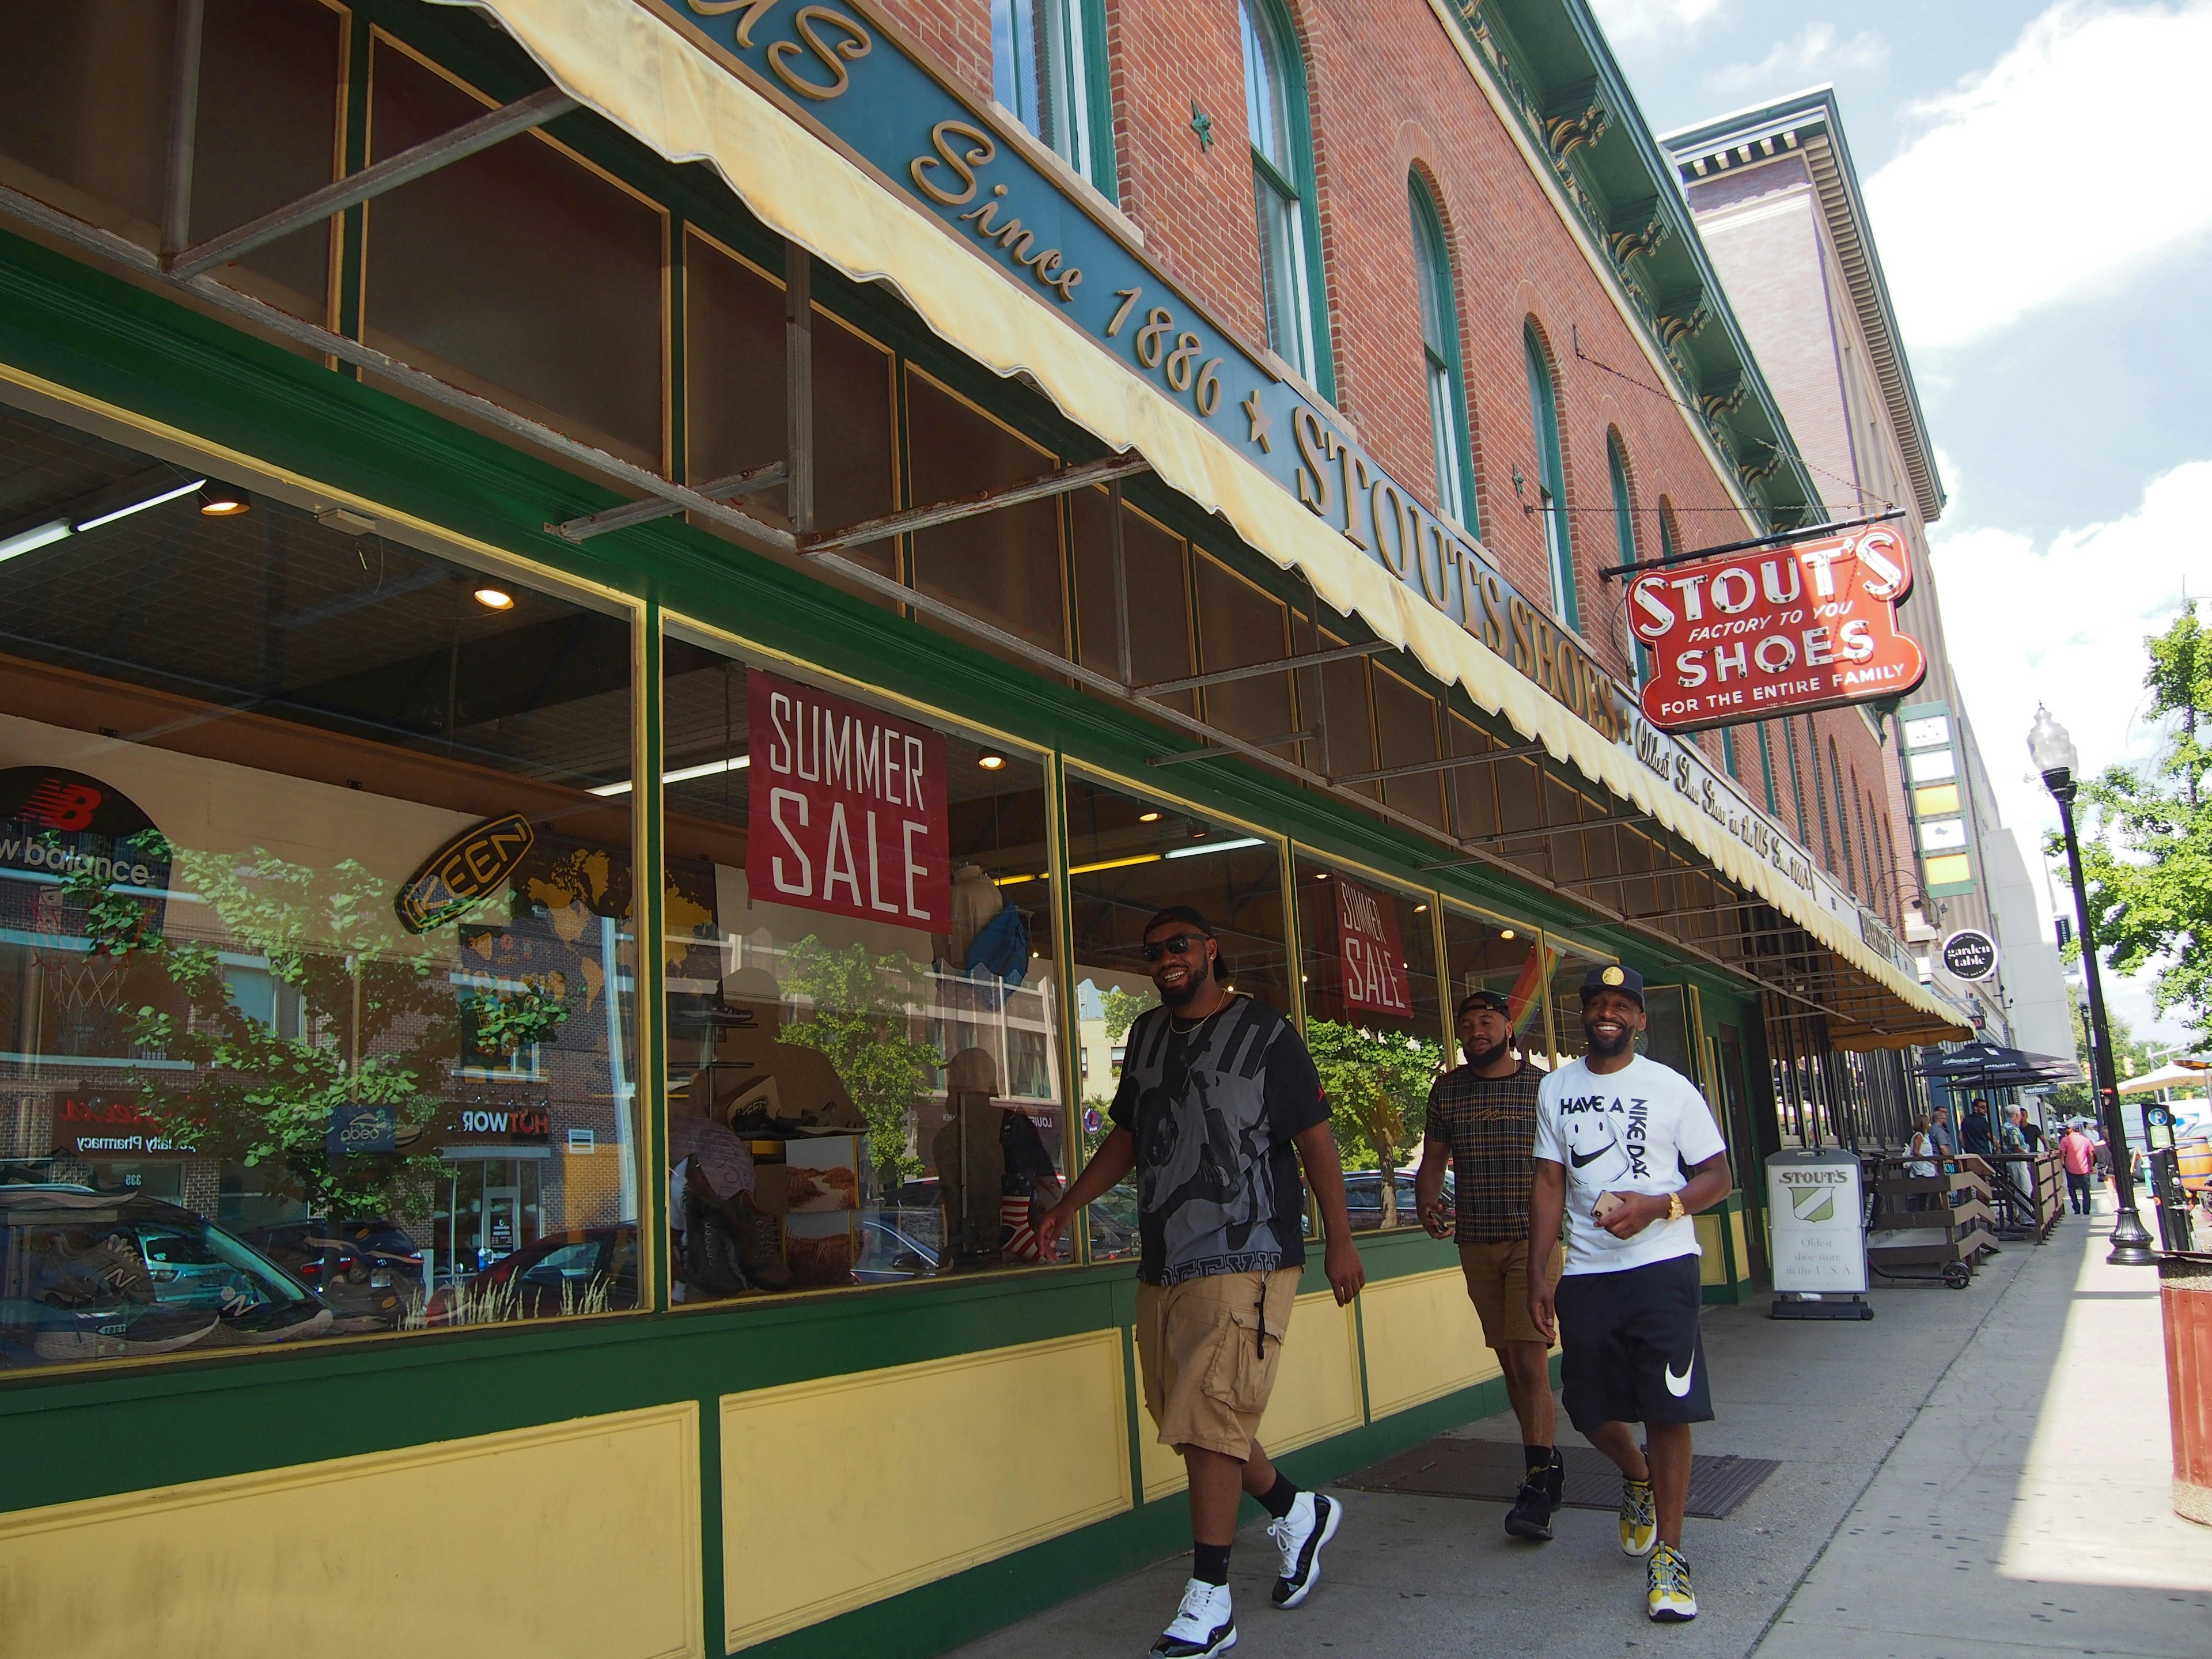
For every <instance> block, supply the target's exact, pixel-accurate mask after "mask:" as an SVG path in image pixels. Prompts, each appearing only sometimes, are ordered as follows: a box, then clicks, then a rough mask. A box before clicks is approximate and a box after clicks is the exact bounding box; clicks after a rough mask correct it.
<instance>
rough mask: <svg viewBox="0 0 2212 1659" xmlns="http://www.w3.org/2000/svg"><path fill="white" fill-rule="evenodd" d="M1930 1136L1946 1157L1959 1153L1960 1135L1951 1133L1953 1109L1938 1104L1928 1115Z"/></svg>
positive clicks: (1938, 1150)
mask: <svg viewBox="0 0 2212 1659" xmlns="http://www.w3.org/2000/svg"><path fill="white" fill-rule="evenodd" d="M1928 1138H1929V1139H1930V1140H1932V1141H1934V1142H1935V1143H1936V1151H1937V1152H1938V1153H1940V1154H1941V1155H1942V1156H1943V1157H1945V1158H1956V1157H1957V1156H1958V1155H1959V1137H1958V1136H1957V1135H1955V1134H1954V1133H1951V1109H1950V1108H1949V1107H1948V1106H1938V1107H1937V1108H1936V1109H1935V1110H1934V1111H1932V1112H1930V1113H1929V1115H1928Z"/></svg>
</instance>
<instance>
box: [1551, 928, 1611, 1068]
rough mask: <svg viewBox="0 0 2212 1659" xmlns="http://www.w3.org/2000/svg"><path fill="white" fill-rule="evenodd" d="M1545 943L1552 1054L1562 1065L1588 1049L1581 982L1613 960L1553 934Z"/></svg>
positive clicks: (1578, 1057) (1556, 1061)
mask: <svg viewBox="0 0 2212 1659" xmlns="http://www.w3.org/2000/svg"><path fill="white" fill-rule="evenodd" d="M1544 944H1545V947H1546V955H1547V957H1549V959H1550V967H1549V969H1548V971H1549V974H1550V976H1551V983H1552V1054H1553V1060H1554V1061H1555V1063H1556V1064H1559V1065H1561V1066H1564V1065H1565V1064H1566V1063H1567V1062H1568V1061H1569V1060H1579V1059H1581V1058H1582V1055H1583V1051H1584V1050H1585V1049H1586V1048H1588V1047H1589V1044H1588V1043H1587V1042H1585V1041H1584V1040H1583V980H1585V979H1587V978H1588V977H1589V971H1590V969H1593V968H1602V967H1604V966H1605V965H1606V964H1607V963H1609V962H1611V961H1612V960H1613V958H1612V957H1609V956H1602V955H1600V954H1598V953H1597V952H1595V951H1583V950H1578V949H1577V948H1576V947H1575V946H1573V945H1568V944H1565V943H1564V942H1563V941H1561V940H1560V939H1559V938H1558V937H1557V936H1556V935H1550V934H1547V936H1546V937H1545V940H1544Z"/></svg>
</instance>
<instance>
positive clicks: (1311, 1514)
mask: <svg viewBox="0 0 2212 1659" xmlns="http://www.w3.org/2000/svg"><path fill="white" fill-rule="evenodd" d="M1343 1519H1344V1505H1343V1504H1340V1503H1338V1502H1337V1501H1336V1499H1334V1498H1323V1497H1322V1495H1321V1494H1320V1493H1319V1492H1300V1493H1299V1494H1298V1495H1297V1497H1296V1498H1292V1499H1291V1512H1290V1513H1289V1514H1288V1515H1286V1516H1284V1517H1283V1518H1282V1519H1281V1520H1279V1521H1270V1522H1268V1523H1267V1536H1268V1537H1269V1538H1271V1539H1273V1541H1274V1545H1275V1547H1276V1548H1277V1549H1279V1550H1280V1551H1281V1552H1282V1553H1283V1576H1282V1577H1279V1578H1278V1579H1277V1580H1275V1589H1274V1602H1275V1605H1276V1606H1277V1607H1285V1608H1287V1607H1296V1606H1297V1604H1298V1603H1299V1602H1301V1601H1304V1600H1305V1599H1306V1597H1307V1596H1308V1595H1310V1594H1311V1593H1312V1591H1313V1587H1314V1586H1315V1585H1316V1584H1317V1583H1320V1582H1321V1552H1322V1546H1323V1545H1325V1544H1327V1543H1328V1541H1329V1540H1330V1539H1332V1538H1334V1537H1335V1536H1336V1526H1337V1522H1340V1521H1341V1520H1343Z"/></svg>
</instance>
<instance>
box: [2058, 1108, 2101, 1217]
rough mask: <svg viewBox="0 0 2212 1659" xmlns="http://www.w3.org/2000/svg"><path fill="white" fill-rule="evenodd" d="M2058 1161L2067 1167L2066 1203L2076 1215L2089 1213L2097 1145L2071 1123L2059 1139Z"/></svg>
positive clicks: (2075, 1124)
mask: <svg viewBox="0 0 2212 1659" xmlns="http://www.w3.org/2000/svg"><path fill="white" fill-rule="evenodd" d="M2058 1161H2059V1162H2060V1163H2061V1164H2064V1165H2065V1166H2066V1203H2067V1206H2068V1207H2069V1209H2071V1210H2072V1211H2073V1212H2074V1213H2075V1215H2087V1214H2088V1213H2089V1181H2090V1177H2091V1175H2092V1172H2093V1171H2094V1170H2095V1169H2096V1167H2097V1148H2096V1144H2095V1143H2094V1142H2093V1141H2092V1140H2091V1139H2089V1137H2088V1136H2087V1135H2085V1134H2083V1133H2081V1125H2080V1124H2078V1123H2069V1124H2068V1125H2067V1126H2066V1133H2064V1134H2063V1135H2061V1136H2059V1137H2058Z"/></svg>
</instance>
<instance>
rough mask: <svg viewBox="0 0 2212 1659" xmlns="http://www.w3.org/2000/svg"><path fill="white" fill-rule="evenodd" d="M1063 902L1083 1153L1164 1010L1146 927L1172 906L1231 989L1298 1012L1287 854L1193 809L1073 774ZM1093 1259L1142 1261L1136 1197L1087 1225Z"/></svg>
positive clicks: (1114, 1198)
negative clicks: (1208, 931)
mask: <svg viewBox="0 0 2212 1659" xmlns="http://www.w3.org/2000/svg"><path fill="white" fill-rule="evenodd" d="M1066 814H1067V816H1066V822H1067V896H1068V911H1069V915H1070V917H1071V919H1072V921H1073V930H1072V937H1073V941H1074V946H1073V965H1072V966H1071V967H1070V969H1069V974H1070V976H1071V977H1072V978H1073V981H1074V982H1075V990H1076V1000H1077V1012H1078V1016H1079V1030H1080V1035H1081V1043H1082V1047H1081V1052H1082V1055H1083V1061H1082V1064H1081V1066H1079V1073H1080V1075H1081V1078H1082V1082H1083V1117H1082V1126H1083V1138H1084V1150H1085V1152H1086V1154H1087V1153H1088V1152H1090V1150H1091V1148H1092V1147H1095V1146H1097V1144H1098V1142H1099V1141H1101V1140H1103V1139H1104V1138H1105V1136H1106V1134H1107V1133H1108V1131H1109V1128H1110V1127H1111V1125H1110V1123H1109V1121H1108V1118H1107V1110H1108V1109H1109V1107H1110V1106H1112V1104H1113V1103H1114V1094H1115V1090H1117V1089H1118V1088H1119V1087H1120V1086H1121V1061H1122V1048H1123V1042H1124V1039H1125V1038H1126V1037H1127V1034H1128V1030H1129V1026H1130V1024H1131V1023H1132V1022H1133V1021H1134V1020H1135V1018H1137V1016H1138V1015H1139V1014H1141V1013H1142V1012H1145V1010H1146V1009H1147V1008H1150V1007H1152V1006H1155V1005H1156V1004H1158V1001H1159V997H1158V994H1157V993H1156V992H1155V991H1154V990H1153V989H1152V975H1151V974H1150V972H1149V971H1148V970H1147V969H1146V963H1145V957H1144V949H1143V946H1144V941H1145V923H1146V921H1149V920H1150V919H1151V918H1152V917H1153V916H1154V915H1158V913H1159V912H1160V911H1162V910H1164V909H1166V908H1168V907H1169V906H1170V905H1177V904H1180V905H1185V906H1188V908H1191V909H1194V910H1195V911H1197V912H1198V914H1199V915H1201V916H1203V917H1205V918H1206V923H1207V925H1208V926H1209V927H1212V930H1213V933H1214V937H1215V939H1216V940H1217V941H1218V944H1219V945H1220V960H1221V963H1222V964H1223V966H1224V968H1225V969H1226V971H1227V973H1228V975H1229V977H1228V981H1227V983H1228V985H1229V987H1230V988H1231V990H1233V991H1235V992H1237V994H1240V995H1243V996H1250V997H1256V998H1258V999H1259V1000H1261V1001H1262V1002H1265V1003H1267V1004H1269V1005H1270V1006H1273V1007H1275V1008H1278V1009H1280V1010H1281V1011H1282V1012H1285V1013H1291V1012H1295V1010H1296V1007H1297V1004H1296V1003H1295V1001H1293V1000H1292V999H1291V983H1290V978H1291V973H1290V966H1291V955H1290V945H1289V935H1288V931H1287V929H1286V928H1285V926H1284V922H1285V913H1284V904H1283V865H1282V844H1281V843H1280V842H1278V841H1276V840H1274V839H1273V837H1271V836H1262V835H1260V834H1258V833H1256V832H1255V831H1253V830H1250V829H1245V828H1244V827H1243V826H1242V825H1239V824H1235V823H1225V822H1224V821H1222V820H1220V819H1218V818H1215V817H1211V816H1208V815H1206V814H1205V813H1201V812H1197V811H1193V810H1192V809H1191V808H1190V807H1188V805H1176V804H1175V803H1173V802H1171V801H1169V800H1165V799H1160V798H1158V797H1155V796H1150V795H1144V794H1139V793H1135V792H1134V791H1132V790H1127V789H1121V788H1117V787H1115V786H1113V785H1111V784H1109V783H1107V782H1105V781H1101V780H1094V779H1091V778H1087V777H1084V776H1081V775H1077V774H1074V773H1073V772H1071V773H1070V775H1069V776H1068V779H1067V809H1066ZM1085 1228H1086V1230H1087V1231H1088V1234H1089V1238H1090V1251H1091V1260H1092V1261H1108V1260H1112V1259H1115V1258H1117V1257H1121V1256H1133V1255H1135V1254H1136V1253H1137V1193H1136V1188H1135V1186H1134V1185H1133V1183H1129V1182H1124V1183H1123V1184H1122V1185H1121V1186H1119V1187H1116V1188H1113V1189H1112V1190H1111V1191H1110V1192H1109V1193H1108V1194H1106V1195H1105V1196H1104V1197H1103V1198H1102V1199H1100V1200H1098V1201H1097V1203H1095V1204H1093V1205H1091V1207H1090V1210H1089V1212H1088V1213H1087V1214H1086V1215H1085Z"/></svg>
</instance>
